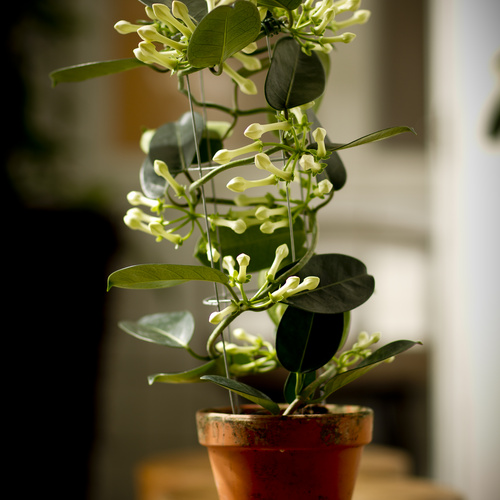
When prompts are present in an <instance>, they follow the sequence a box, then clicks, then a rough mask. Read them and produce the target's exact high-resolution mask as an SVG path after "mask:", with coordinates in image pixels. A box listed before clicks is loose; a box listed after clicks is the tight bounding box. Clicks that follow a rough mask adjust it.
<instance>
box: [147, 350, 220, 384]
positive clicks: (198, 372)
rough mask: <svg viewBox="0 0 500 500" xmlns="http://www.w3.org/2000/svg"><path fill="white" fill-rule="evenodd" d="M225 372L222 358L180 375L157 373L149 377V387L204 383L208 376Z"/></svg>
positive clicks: (179, 373)
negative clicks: (157, 384)
mask: <svg viewBox="0 0 500 500" xmlns="http://www.w3.org/2000/svg"><path fill="white" fill-rule="evenodd" d="M224 372H225V369H224V360H223V359H222V356H221V357H219V358H216V359H213V360H212V361H209V362H208V363H205V364H204V365H201V366H198V367H197V368H193V369H192V370H187V371H184V372H178V373H157V374H156V375H150V376H149V377H148V382H149V385H151V384H154V383H155V382H161V383H163V384H192V383H196V382H203V380H204V377H205V376H207V375H222V374H223V373H224Z"/></svg>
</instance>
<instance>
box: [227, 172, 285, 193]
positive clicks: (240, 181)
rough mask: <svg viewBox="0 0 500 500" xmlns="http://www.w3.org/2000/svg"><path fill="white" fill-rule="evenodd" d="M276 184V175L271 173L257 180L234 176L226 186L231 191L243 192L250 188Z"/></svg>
mask: <svg viewBox="0 0 500 500" xmlns="http://www.w3.org/2000/svg"><path fill="white" fill-rule="evenodd" d="M275 184H277V180H276V176H275V175H270V176H268V177H264V178H263V179H257V180H247V179H245V178H243V177H234V178H233V179H231V180H230V181H229V182H228V183H227V184H226V187H227V188H228V189H229V190H230V191H233V192H235V193H243V191H245V190H247V189H250V188H254V187H262V186H272V185H275Z"/></svg>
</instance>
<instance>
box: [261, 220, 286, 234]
mask: <svg viewBox="0 0 500 500" xmlns="http://www.w3.org/2000/svg"><path fill="white" fill-rule="evenodd" d="M282 227H288V219H282V220H280V221H277V222H271V221H270V220H266V222H264V223H263V224H261V225H260V227H259V229H260V231H261V232H262V233H264V234H272V233H274V231H276V229H279V228H282Z"/></svg>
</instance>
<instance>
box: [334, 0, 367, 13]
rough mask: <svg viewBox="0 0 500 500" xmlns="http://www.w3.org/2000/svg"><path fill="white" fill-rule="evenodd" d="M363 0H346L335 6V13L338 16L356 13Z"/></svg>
mask: <svg viewBox="0 0 500 500" xmlns="http://www.w3.org/2000/svg"><path fill="white" fill-rule="evenodd" d="M360 5H361V0H345V1H344V2H337V3H336V4H335V11H336V12H337V14H341V13H342V12H348V11H355V10H358V9H359V6H360Z"/></svg>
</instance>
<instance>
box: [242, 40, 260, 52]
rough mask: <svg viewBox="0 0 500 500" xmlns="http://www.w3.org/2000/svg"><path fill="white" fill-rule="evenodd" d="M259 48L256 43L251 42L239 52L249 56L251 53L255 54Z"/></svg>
mask: <svg viewBox="0 0 500 500" xmlns="http://www.w3.org/2000/svg"><path fill="white" fill-rule="evenodd" d="M258 48H259V46H258V45H257V42H252V43H249V44H248V45H247V46H246V47H245V48H244V49H242V50H241V52H243V53H244V54H251V53H252V52H255V51H256V50H257V49H258Z"/></svg>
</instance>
